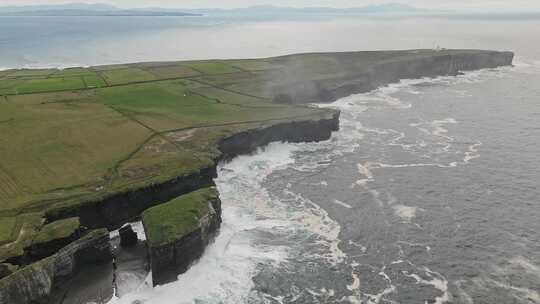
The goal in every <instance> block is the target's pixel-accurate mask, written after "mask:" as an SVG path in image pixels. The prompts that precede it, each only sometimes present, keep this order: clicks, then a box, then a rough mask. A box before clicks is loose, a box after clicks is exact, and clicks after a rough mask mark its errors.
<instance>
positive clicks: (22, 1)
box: [0, 0, 540, 11]
mask: <svg viewBox="0 0 540 304" xmlns="http://www.w3.org/2000/svg"><path fill="white" fill-rule="evenodd" d="M69 2H99V3H110V4H114V5H117V6H121V7H125V8H128V7H145V6H154V7H155V6H159V7H177V8H196V7H245V6H252V5H261V4H272V5H283V6H333V7H351V6H364V5H369V4H380V3H388V2H399V3H405V4H410V5H414V6H418V7H425V8H440V9H460V10H461V9H482V10H507V9H511V10H521V11H528V10H531V9H533V10H540V0H332V1H330V0H95V1H84V0H71V1H69V0H0V6H5V5H28V4H58V3H69Z"/></svg>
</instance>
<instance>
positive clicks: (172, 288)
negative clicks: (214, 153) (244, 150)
mask: <svg viewBox="0 0 540 304" xmlns="http://www.w3.org/2000/svg"><path fill="white" fill-rule="evenodd" d="M295 149H296V148H295V147H294V146H293V145H283V144H272V145H270V146H269V147H268V148H267V150H266V151H265V152H263V153H258V154H255V155H253V156H241V157H238V158H235V159H234V160H233V161H232V162H231V163H229V164H226V165H224V166H222V167H221V168H222V169H224V170H220V174H219V177H218V178H217V179H216V184H217V186H218V189H219V191H220V195H221V199H222V202H223V224H222V226H221V229H220V233H219V235H218V236H217V238H216V240H215V242H214V243H212V244H210V245H209V246H208V248H207V249H206V251H205V253H204V255H203V257H202V258H201V260H200V261H199V262H198V263H196V264H195V265H193V266H192V267H191V268H190V269H189V270H188V272H186V273H185V274H183V275H180V276H179V277H178V281H177V282H173V283H170V284H167V285H164V286H158V287H156V288H152V287H151V284H145V285H144V286H143V287H141V288H140V289H139V290H137V291H136V292H134V293H131V294H129V295H126V296H124V297H122V298H120V299H113V300H112V301H111V302H110V304H113V303H114V304H124V303H126V304H130V303H132V302H133V301H135V300H139V301H141V302H143V303H144V302H145V301H146V302H147V303H152V304H169V303H171V302H174V303H175V304H177V303H178V304H183V303H193V302H196V301H209V302H215V301H218V302H220V303H225V304H229V303H230V304H236V303H245V302H247V299H248V297H249V293H250V291H251V289H252V287H253V281H252V280H251V278H252V276H253V275H254V271H255V267H256V265H257V264H259V263H270V264H273V265H279V263H281V262H283V261H284V260H286V259H287V256H288V252H287V248H285V247H283V246H256V245H255V244H254V243H253V238H254V233H255V232H256V230H257V229H262V230H264V229H275V230H279V229H283V227H284V226H285V227H287V226H289V225H291V223H290V222H287V221H286V220H281V219H279V218H272V215H271V214H269V216H267V217H261V216H258V215H259V214H261V213H265V212H266V211H267V210H271V208H269V207H268V206H265V205H267V204H268V203H269V201H270V200H271V199H270V198H269V195H268V193H267V192H266V190H265V189H264V188H262V186H261V182H262V180H264V178H265V177H266V176H268V175H269V174H271V173H272V172H273V171H274V170H278V169H280V168H285V167H286V166H287V165H288V164H290V163H292V162H294V160H293V159H292V151H294V150H295ZM179 294H181V295H182V300H181V301H180V300H178V295H179Z"/></svg>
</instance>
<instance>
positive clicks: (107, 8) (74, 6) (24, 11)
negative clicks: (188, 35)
mask: <svg viewBox="0 0 540 304" xmlns="http://www.w3.org/2000/svg"><path fill="white" fill-rule="evenodd" d="M0 16H199V14H197V13H185V12H181V11H177V10H166V9H155V10H148V9H144V10H140V9H128V10H126V9H120V8H118V7H116V6H113V5H109V4H101V3H96V4H86V3H69V4H59V5H28V6H3V7H0Z"/></svg>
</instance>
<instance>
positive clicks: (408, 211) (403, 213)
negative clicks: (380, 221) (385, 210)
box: [392, 205, 418, 222]
mask: <svg viewBox="0 0 540 304" xmlns="http://www.w3.org/2000/svg"><path fill="white" fill-rule="evenodd" d="M392 208H394V212H395V214H396V215H397V216H399V217H400V218H401V219H403V220H405V221H408V222H410V221H411V220H413V219H414V218H415V217H416V211H417V210H418V208H417V207H409V206H405V205H395V206H393V207H392Z"/></svg>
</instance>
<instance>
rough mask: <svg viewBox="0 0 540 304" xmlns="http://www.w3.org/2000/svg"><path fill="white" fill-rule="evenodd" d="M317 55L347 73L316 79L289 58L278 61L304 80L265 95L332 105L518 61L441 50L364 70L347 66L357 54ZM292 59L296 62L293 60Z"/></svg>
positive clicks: (509, 54)
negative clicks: (354, 96)
mask: <svg viewBox="0 0 540 304" xmlns="http://www.w3.org/2000/svg"><path fill="white" fill-rule="evenodd" d="M317 55H319V56H330V58H332V59H333V60H335V61H336V62H337V64H338V65H339V66H343V67H344V70H345V71H347V72H346V73H345V74H344V75H336V76H332V77H313V76H312V75H310V73H307V75H306V73H305V72H303V69H304V67H303V66H302V65H300V66H299V65H295V64H288V61H289V60H291V58H290V57H288V56H285V57H283V58H280V59H276V60H280V61H282V64H284V65H285V66H288V68H286V69H285V70H284V71H285V74H286V75H287V74H288V75H298V76H302V77H297V79H298V80H297V81H289V77H285V78H284V79H287V81H286V82H285V83H282V82H280V81H279V80H278V81H276V83H275V84H273V85H272V86H271V87H270V88H269V89H268V91H266V92H265V93H266V94H267V95H270V96H272V98H273V100H274V102H277V103H305V102H330V101H334V100H336V99H339V98H342V97H346V96H349V95H352V94H358V93H365V92H369V91H371V90H374V89H376V88H378V87H381V86H385V85H388V84H390V83H395V82H399V81H400V80H402V79H417V78H423V77H437V76H456V75H458V74H459V73H460V72H465V71H472V70H478V69H488V68H496V67H500V66H510V65H512V61H513V58H514V53H512V52H495V51H460V52H450V53H448V52H442V51H441V53H434V54H427V55H426V54H423V52H422V51H410V54H409V56H402V57H390V58H386V59H382V60H374V61H373V62H372V63H371V64H366V65H365V67H364V68H362V69H356V70H355V69H350V68H345V67H350V66H354V61H355V60H356V59H355V58H356V56H357V53H333V54H317ZM292 60H296V59H294V57H293V59H292ZM276 78H277V77H276Z"/></svg>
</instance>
